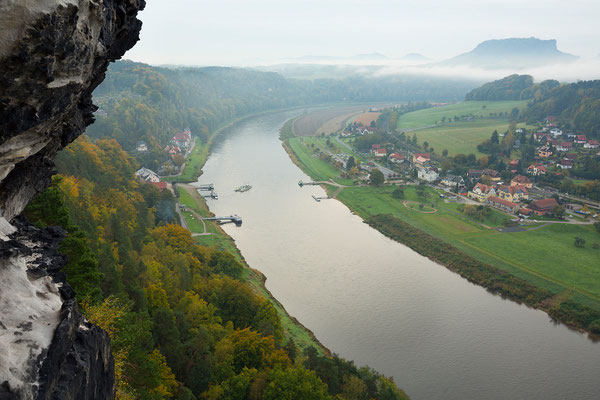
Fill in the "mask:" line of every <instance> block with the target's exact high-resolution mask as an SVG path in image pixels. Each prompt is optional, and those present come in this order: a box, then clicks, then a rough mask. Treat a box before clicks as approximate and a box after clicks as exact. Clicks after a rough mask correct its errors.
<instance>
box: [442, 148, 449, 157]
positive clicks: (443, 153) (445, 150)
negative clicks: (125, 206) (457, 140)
mask: <svg viewBox="0 0 600 400" xmlns="http://www.w3.org/2000/svg"><path fill="white" fill-rule="evenodd" d="M442 155H443V156H444V157H448V150H447V149H444V150H442Z"/></svg>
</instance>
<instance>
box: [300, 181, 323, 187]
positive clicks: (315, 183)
mask: <svg viewBox="0 0 600 400" xmlns="http://www.w3.org/2000/svg"><path fill="white" fill-rule="evenodd" d="M315 185H320V183H318V182H302V181H298V186H300V187H302V186H315Z"/></svg>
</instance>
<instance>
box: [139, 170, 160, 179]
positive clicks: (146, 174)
mask: <svg viewBox="0 0 600 400" xmlns="http://www.w3.org/2000/svg"><path fill="white" fill-rule="evenodd" d="M135 176H136V178H137V179H138V180H140V181H143V182H160V177H159V176H158V175H157V174H156V172H154V171H152V170H149V169H148V168H140V169H138V170H137V171H135Z"/></svg>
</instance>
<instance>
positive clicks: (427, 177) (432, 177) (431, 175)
mask: <svg viewBox="0 0 600 400" xmlns="http://www.w3.org/2000/svg"><path fill="white" fill-rule="evenodd" d="M417 177H418V178H419V179H420V180H422V181H425V182H434V181H437V180H438V179H439V178H440V175H439V174H438V173H437V171H435V170H434V169H433V168H419V170H418V172H417Z"/></svg>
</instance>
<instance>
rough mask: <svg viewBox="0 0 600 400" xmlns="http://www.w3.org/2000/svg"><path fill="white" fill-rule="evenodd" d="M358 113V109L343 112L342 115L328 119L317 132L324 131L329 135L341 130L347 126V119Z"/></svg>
mask: <svg viewBox="0 0 600 400" xmlns="http://www.w3.org/2000/svg"><path fill="white" fill-rule="evenodd" d="M355 115H356V111H352V112H350V113H348V114H342V115H338V116H336V117H334V118H331V119H330V120H328V121H325V123H323V125H321V126H320V127H319V128H318V129H317V130H316V132H318V133H321V132H324V133H325V134H326V135H329V134H330V133H336V132H338V131H341V130H342V129H343V128H345V127H346V121H348V120H349V119H350V118H352V117H353V116H355Z"/></svg>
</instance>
